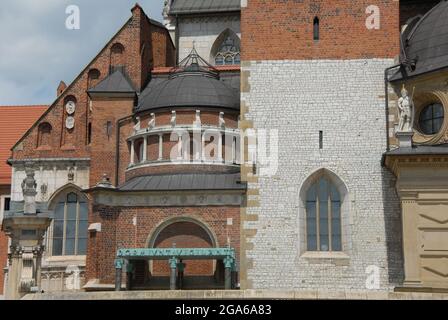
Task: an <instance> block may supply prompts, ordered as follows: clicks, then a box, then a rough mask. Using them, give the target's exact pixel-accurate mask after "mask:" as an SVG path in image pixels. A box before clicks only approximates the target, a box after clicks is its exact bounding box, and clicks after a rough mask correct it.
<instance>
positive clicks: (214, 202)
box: [2, 0, 448, 299]
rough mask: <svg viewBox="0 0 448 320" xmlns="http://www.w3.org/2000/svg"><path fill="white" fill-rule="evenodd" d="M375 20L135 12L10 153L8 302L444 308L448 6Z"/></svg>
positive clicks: (248, 11)
mask: <svg viewBox="0 0 448 320" xmlns="http://www.w3.org/2000/svg"><path fill="white" fill-rule="evenodd" d="M373 2H374V3H372V1H364V0H360V1H356V3H353V1H349V0H344V1H338V3H337V4H336V3H334V2H332V1H324V0H313V1H311V0H303V1H292V0H291V1H288V0H286V1H271V2H269V3H266V1H262V0H247V1H241V3H240V1H239V0H229V1H218V0H207V1H188V2H187V1H180V0H170V1H165V9H164V12H163V15H164V21H163V23H160V22H157V21H154V20H152V19H150V18H148V16H147V15H146V14H145V12H144V11H143V9H142V8H141V7H140V6H139V5H135V6H134V8H132V15H131V17H130V18H129V20H128V21H127V22H126V23H125V24H124V25H123V27H122V28H121V29H120V30H119V31H118V32H117V34H116V35H115V36H114V37H113V38H112V39H111V40H110V41H109V42H108V43H107V44H106V45H105V47H104V48H103V49H102V50H101V51H100V52H99V53H98V55H97V56H96V57H95V58H94V59H93V60H92V61H91V62H90V63H89V64H88V66H87V67H86V68H85V69H84V70H82V71H81V73H80V74H79V76H78V77H77V78H76V79H75V80H74V81H73V82H72V83H71V84H70V85H68V86H66V85H65V84H64V83H63V82H61V84H60V87H59V88H58V97H57V99H56V100H55V102H54V103H53V104H52V105H51V106H50V107H49V108H48V110H47V111H46V112H45V113H44V114H43V115H42V116H41V117H40V118H39V119H38V120H37V121H36V122H35V123H34V125H33V126H32V127H31V128H30V129H29V130H28V131H27V132H26V133H25V134H24V136H23V137H22V138H21V139H20V140H19V141H18V142H17V143H16V144H15V145H14V146H13V148H12V153H11V156H10V159H9V160H8V163H9V164H10V166H11V170H12V182H11V203H10V205H9V211H6V212H5V214H4V221H3V225H2V229H3V230H4V231H5V232H6V234H7V235H8V236H9V237H10V239H11V240H10V251H9V261H8V268H7V269H6V283H7V285H6V289H7V290H6V297H7V298H11V299H17V298H20V297H22V296H24V295H25V294H27V293H32V292H38V291H45V292H60V291H110V290H117V291H120V290H165V289H171V290H176V289H177V290H182V289H204V290H206V289H226V290H230V289H242V290H245V289H264V290H270V291H288V290H292V291H299V292H305V291H308V292H309V291H314V292H317V291H318V290H324V291H325V290H326V291H331V292H339V293H343V294H344V296H345V297H346V296H347V295H346V293H347V292H358V293H359V292H361V293H366V292H386V293H389V292H394V291H411V292H414V291H425V292H437V291H444V290H446V289H447V288H448V269H447V266H448V263H447V251H448V239H447V235H448V226H447V221H448V215H447V212H448V200H447V199H448V184H447V183H446V181H447V179H448V161H447V160H448V157H447V155H448V151H447V136H448V121H447V120H446V118H445V114H446V113H447V111H446V108H448V102H447V101H448V97H447V87H446V85H447V84H446V68H447V67H448V62H447V61H448V58H446V57H448V51H447V50H445V49H446V45H445V42H444V40H443V39H444V34H446V32H445V31H446V30H445V29H446V26H445V24H444V21H446V17H447V14H448V6H447V3H446V2H441V3H438V1H432V2H431V1H421V2H419V1H406V0H402V1H399V2H398V1H392V0H381V1H373ZM430 2H431V3H430ZM428 39H431V41H429V40H428ZM434 47H437V48H438V50H433V48H434Z"/></svg>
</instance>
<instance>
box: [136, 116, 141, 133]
mask: <svg viewBox="0 0 448 320" xmlns="http://www.w3.org/2000/svg"><path fill="white" fill-rule="evenodd" d="M135 120H136V121H137V123H136V124H135V126H134V132H135V133H137V132H138V131H140V129H141V122H140V117H136V118H135Z"/></svg>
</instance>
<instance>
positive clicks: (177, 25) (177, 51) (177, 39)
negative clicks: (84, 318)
mask: <svg viewBox="0 0 448 320" xmlns="http://www.w3.org/2000/svg"><path fill="white" fill-rule="evenodd" d="M174 38H175V42H176V44H175V46H176V62H175V64H174V65H175V66H177V64H178V63H179V16H178V15H177V14H176V31H175V32H174Z"/></svg>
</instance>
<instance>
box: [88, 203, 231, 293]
mask: <svg viewBox="0 0 448 320" xmlns="http://www.w3.org/2000/svg"><path fill="white" fill-rule="evenodd" d="M239 215H240V209H239V207H175V208H168V207H166V208H136V207H129V208H112V207H105V206H98V205H95V206H94V207H93V208H92V211H91V213H90V217H89V220H90V223H94V222H100V223H101V224H102V231H101V232H98V233H97V234H96V235H95V236H94V235H92V234H91V235H90V238H89V246H88V248H89V249H88V255H87V278H88V279H89V280H90V279H100V280H101V282H102V283H110V284H112V283H114V276H115V270H114V259H115V256H116V251H117V249H118V248H145V247H147V246H148V241H149V239H150V237H151V236H152V235H153V234H152V233H153V232H154V231H155V230H156V228H157V226H159V225H160V224H161V223H163V222H165V221H167V220H168V219H171V218H176V217H189V218H193V219H197V220H200V221H202V222H203V223H205V224H206V225H208V226H209V228H210V230H211V232H212V233H214V234H215V235H216V238H217V239H216V241H217V242H218V246H220V247H223V246H227V238H228V237H229V239H230V245H231V246H232V247H233V248H235V249H236V250H237V257H239V238H240V227H239V225H240V220H239ZM134 217H137V221H138V223H137V227H135V226H134V225H133V219H134ZM227 218H233V225H232V226H227ZM185 232H186V230H185V228H180V233H181V234H182V233H185ZM178 239H179V240H178V241H179V244H178V245H177V247H180V244H182V245H187V243H188V242H189V241H190V240H191V244H190V246H192V245H194V244H196V245H201V246H202V245H205V243H203V242H200V241H199V240H198V237H197V234H196V235H188V234H187V235H186V237H183V238H178ZM167 241H168V242H169V241H170V240H167ZM205 266H206V267H205V269H204V270H203V269H195V268H190V269H191V270H189V272H191V274H201V272H206V274H208V273H209V271H210V269H209V267H210V265H209V264H207V263H206V264H205ZM207 266H208V267H207ZM198 268H199V267H198ZM200 268H204V267H203V266H202V265H201V267H200ZM201 270H202V271H201ZM162 271H163V270H162Z"/></svg>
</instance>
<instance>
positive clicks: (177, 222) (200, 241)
mask: <svg viewBox="0 0 448 320" xmlns="http://www.w3.org/2000/svg"><path fill="white" fill-rule="evenodd" d="M217 246H218V244H217V241H216V236H215V235H214V234H213V233H212V231H210V228H208V227H207V226H206V225H205V224H204V223H202V222H200V221H198V220H196V219H193V218H188V217H182V218H175V219H171V220H169V221H166V222H164V223H162V224H161V225H160V226H159V227H157V228H156V230H155V231H154V232H152V235H151V236H150V239H149V241H148V247H149V248H154V249H168V248H185V249H187V248H188V249H190V248H200V249H208V248H216V247H217ZM180 262H181V263H182V264H183V266H184V267H183V270H180V271H179V274H178V281H179V283H178V287H179V288H180V289H219V288H222V287H223V286H224V264H223V262H222V261H221V260H218V261H217V260H203V259H201V260H182V261H180ZM134 267H135V276H134V280H135V281H134V285H133V287H134V288H136V287H139V283H140V284H143V286H144V287H146V288H150V289H159V290H163V289H169V278H170V271H171V270H170V264H169V262H168V261H166V260H154V261H151V260H150V261H140V262H137V263H134Z"/></svg>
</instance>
